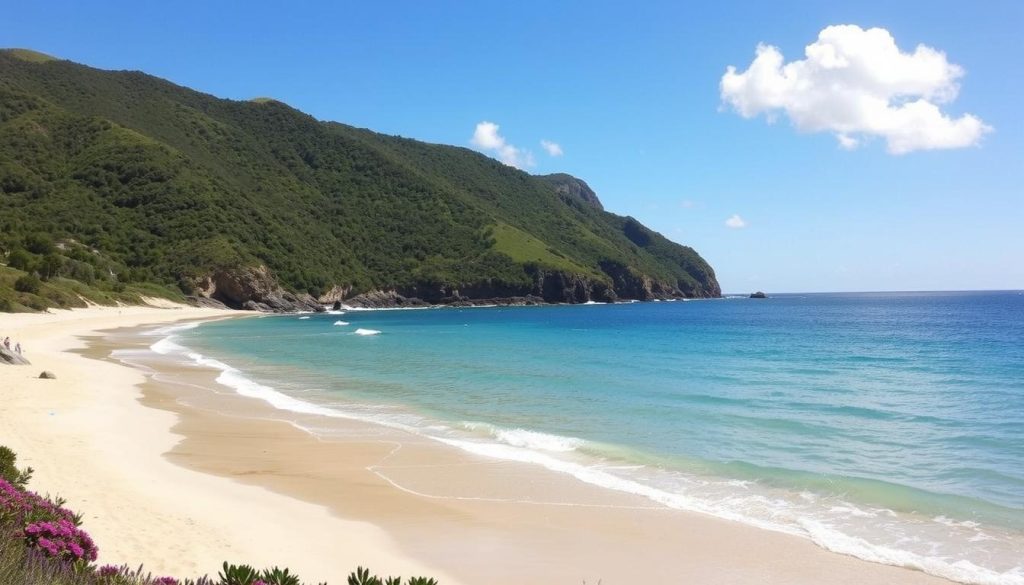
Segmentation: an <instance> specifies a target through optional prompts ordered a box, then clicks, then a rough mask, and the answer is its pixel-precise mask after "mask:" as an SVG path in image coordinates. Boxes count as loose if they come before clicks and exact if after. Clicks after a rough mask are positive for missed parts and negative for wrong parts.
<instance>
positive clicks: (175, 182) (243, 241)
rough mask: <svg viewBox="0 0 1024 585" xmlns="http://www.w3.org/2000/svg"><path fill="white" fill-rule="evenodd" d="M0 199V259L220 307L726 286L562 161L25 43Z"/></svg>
mask: <svg viewBox="0 0 1024 585" xmlns="http://www.w3.org/2000/svg"><path fill="white" fill-rule="evenodd" d="M0 203H2V204H0V260H4V259H5V258H6V260H4V261H5V263H6V264H8V266H9V268H7V269H5V270H6V271H8V273H9V274H13V273H11V272H10V271H12V270H20V271H22V272H26V273H29V274H35V275H37V276H39V277H41V278H42V279H43V280H44V281H45V280H47V279H74V280H77V281H82V282H84V283H86V284H88V285H89V286H92V287H96V288H98V289H105V288H106V289H110V290H117V289H118V287H120V288H121V289H123V288H124V287H125V286H133V285H135V284H138V283H151V284H152V285H154V287H163V289H166V290H171V289H174V290H177V289H180V290H181V291H182V292H183V293H184V294H188V295H197V296H206V297H211V298H214V299H217V300H220V301H222V302H224V303H225V304H228V305H229V306H243V305H246V306H250V307H252V306H255V307H259V308H273V309H289V308H295V307H296V306H300V305H309V304H312V303H313V302H314V299H315V300H318V301H319V302H323V303H331V302H335V301H337V300H345V299H353V298H354V299H355V300H354V301H353V302H364V303H373V302H376V303H396V304H400V303H403V302H407V301H406V299H413V298H415V299H422V300H424V301H426V302H431V303H435V302H458V301H466V300H481V299H509V298H513V297H526V298H528V299H529V300H534V301H536V300H539V299H543V300H544V301H547V302H585V301H589V300H597V301H609V300H615V299H641V300H646V299H653V298H671V297H712V296H718V295H719V294H720V289H719V286H718V283H717V282H716V280H715V275H714V271H713V270H712V269H711V267H710V266H709V265H708V264H707V263H706V262H705V261H704V260H703V259H702V258H701V257H700V256H699V255H698V254H697V253H696V252H695V251H694V250H693V249H691V248H688V247H686V246H681V245H678V244H675V243H673V242H671V241H669V240H668V239H666V238H665V237H663V236H662V235H660V234H658V233H656V232H654V231H651V230H649V229H648V228H646V227H644V226H643V225H641V224H640V223H639V222H638V221H636V220H635V219H633V218H630V217H621V216H618V215H614V214H612V213H608V212H606V211H604V210H603V208H602V206H601V203H600V202H599V201H598V199H597V196H596V195H595V194H594V192H593V191H592V190H591V189H590V188H589V187H588V186H587V185H586V183H584V182H583V181H581V180H579V179H576V178H574V177H571V176H569V175H562V174H559V175H548V176H532V175H529V174H527V173H525V172H522V171H519V170H516V169H514V168H511V167H508V166H505V165H503V164H502V163H500V162H497V161H495V160H493V159H490V158H488V157H485V156H483V155H481V154H479V153H476V152H473V151H471V150H469V149H466V148H459V147H453V146H442V145H435V144H427V143H423V142H418V141H415V140H409V139H404V138H399V137H393V136H385V135H382V134H377V133H374V132H371V131H368V130H363V129H358V128H353V127H351V126H346V125H344V124H338V123H334V122H320V121H318V120H316V119H314V118H313V117H311V116H308V115H306V114H304V113H302V112H300V111H298V110H295V109H294V108H291V107H289V106H287V105H285V104H283V103H281V102H278V101H275V100H272V99H256V100H252V101H231V100H224V99H218V98H216V97H213V96H210V95H207V94H203V93H200V92H197V91H194V90H191V89H188V88H185V87H181V86H178V85H174V84H173V83H170V82H167V81H164V80H162V79H159V78H156V77H152V76H150V75H146V74H144V73H139V72H130V71H103V70H98V69H93V68H90V67H86V66H83V65H79V64H76V63H72V62H69V61H61V60H57V59H52V58H49V57H47V56H45V55H42V54H39V53H35V52H32V51H25V50H4V51H0ZM18 274H20V273H18ZM8 280H9V279H8ZM4 283H6V284H4ZM0 286H6V289H4V290H0V295H7V297H8V298H7V301H8V303H7V304H8V306H9V307H11V306H13V307H15V308H17V307H19V306H22V305H25V304H28V305H29V306H33V305H31V303H27V301H28V300H34V301H35V302H38V300H39V299H31V298H29V297H27V296H25V295H33V294H34V295H40V294H43V293H40V292H39V291H38V289H39V287H36V288H37V291H36V292H31V291H26V290H19V291H12V290H11V289H10V286H11V283H10V282H8V281H7V280H4V279H0ZM24 288H26V287H24V286H22V287H19V289H24ZM42 288H43V290H45V289H46V286H45V282H44V286H43V287H42ZM0 300H2V299H0Z"/></svg>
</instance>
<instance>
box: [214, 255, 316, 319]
mask: <svg viewBox="0 0 1024 585" xmlns="http://www.w3.org/2000/svg"><path fill="white" fill-rule="evenodd" d="M195 288H196V291H197V293H198V296H201V297H204V298H207V299H212V300H214V301H217V302H220V303H223V304H224V305H225V306H227V307H231V308H233V309H246V310H250V311H265V312H293V311H323V310H324V307H323V304H321V303H320V302H318V301H317V300H316V299H314V298H313V297H312V296H310V295H309V294H305V293H300V294H294V293H291V292H288V291H286V290H284V289H282V288H281V286H280V285H279V284H278V282H277V279H276V278H274V276H273V274H271V272H270V270H269V269H268V268H267V267H266V266H256V267H241V268H232V269H223V270H217V271H215V272H213V273H212V274H210V275H207V276H206V277H204V278H202V279H200V280H199V282H197V283H196V285H195Z"/></svg>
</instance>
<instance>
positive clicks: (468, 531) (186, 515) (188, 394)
mask: <svg viewBox="0 0 1024 585" xmlns="http://www.w3.org/2000/svg"><path fill="white" fill-rule="evenodd" d="M238 315H239V313H237V312H228V311H220V312H218V311H213V310H208V309H195V308H183V307H164V308H149V307H123V308H90V309H84V310H75V311H60V312H53V313H49V314H41V315H9V314H3V315H0V335H10V336H11V337H12V339H17V340H18V341H20V342H21V344H22V346H23V347H25V348H26V351H27V357H28V358H29V359H30V360H32V365H30V366H0V397H2V399H0V429H2V430H0V444H6V445H8V446H10V447H11V448H12V449H14V450H15V451H16V452H17V453H18V455H19V463H20V464H21V465H30V466H32V467H33V468H34V469H35V470H36V473H35V476H34V478H33V481H32V484H31V487H32V488H34V489H36V490H38V491H41V492H49V493H56V494H60V495H61V496H63V497H65V498H66V499H67V500H68V502H69V506H70V507H72V508H74V509H78V510H81V511H83V512H85V515H84V526H85V528H86V529H87V530H88V531H89V532H90V533H91V534H92V535H93V536H94V538H95V539H96V540H97V542H98V544H99V546H100V561H101V562H103V563H114V564H121V563H128V564H131V565H137V564H139V563H143V564H144V565H145V566H146V568H147V569H149V570H151V571H153V572H154V573H157V574H171V575H176V576H179V577H186V576H196V575H200V574H204V573H215V572H216V570H217V568H218V567H219V566H220V563H221V562H223V561H225V560H227V561H231V562H246V563H250V564H254V565H257V566H272V565H278V566H288V567H290V568H291V569H292V570H293V571H296V572H298V574H300V575H301V576H302V577H303V578H304V579H306V580H307V581H324V580H326V581H329V582H331V583H342V582H343V581H344V578H345V575H347V574H348V572H349V571H351V570H352V569H354V568H355V567H356V566H357V565H362V566H369V567H371V568H372V569H373V570H374V571H377V572H380V573H382V574H383V573H386V574H405V575H409V574H414V573H415V574H424V575H429V576H434V577H436V578H438V580H439V581H440V582H441V583H442V584H443V585H450V584H485V583H486V584H494V585H504V584H508V585H511V584H513V583H515V584H521V583H544V584H547V583H551V584H556V583H580V582H586V583H590V584H593V583H597V582H598V581H599V580H600V582H602V583H604V584H605V585H610V584H636V583H652V584H654V583H659V584H660V583H736V584H754V583H758V584H762V583H777V584H812V583H813V584H818V583H849V584H853V583H858V584H859V583H893V584H928V583H947V581H944V580H942V579H938V578H935V577H931V576H929V575H926V574H924V573H921V572H918V571H911V570H907V569H903V568H899V567H892V566H885V565H880V564H874V563H869V562H866V561H862V560H859V559H855V558H853V557H848V556H843V555H839V554H835V553H831V552H829V551H826V550H824V549H822V548H820V547H818V546H816V545H815V544H813V543H812V542H810V541H808V540H805V539H802V538H798V537H794V536H789V535H785V534H780V533H775V532H769V531H765V530H760V529H757V528H754V527H750V526H746V525H742V524H739V523H736V522H730V521H726V520H722V519H719V518H714V517H710V516H704V515H700V514H695V513H687V512H681V511H677V510H671V509H668V508H665V507H661V506H659V505H657V504H655V503H653V502H652V501H650V500H647V499H644V498H641V497H639V496H633V495H628V494H622V493H615V492H610V491H607V490H603V489H601V488H597V487H593V486H588V485H585V484H583V483H581V482H579V481H577V480H575V479H574V478H571V477H569V476H565V475H560V474H555V473H552V472H548V471H545V470H543V469H541V468H539V467H537V466H533V465H528V464H524V463H515V462H510V461H499V460H494V459H489V458H486V457H482V456H475V455H471V454H468V453H465V452H463V451H458V450H456V449H453V448H451V447H448V446H446V445H443V444H440V443H438V442H436V441H433V440H430V439H427V438H424V437H421V436H416V435H413V434H410V433H406V432H404V431H401V430H396V429H391V428H385V427H380V426H375V425H371V424H369V423H364V422H360V421H352V420H337V419H334V420H331V421H322V420H317V417H316V416H313V415H293V414H291V413H289V414H286V413H282V412H280V411H276V410H274V409H273V408H271V407H270V406H269V405H267V404H266V403H264V402H261V401H258V400H255V399H251V398H246V397H242V396H239V395H237V394H235V393H233V392H232V391H230V389H228V388H226V387H223V386H220V385H218V384H217V383H216V382H215V377H216V374H217V372H215V371H214V370H207V369H205V368H201V367H188V366H185V365H175V364H169V363H167V362H165V361H161V360H160V359H158V358H159V356H152V357H146V356H145V352H144V351H140V352H137V354H133V355H138V356H139V357H138V358H137V360H136V365H137V367H128V366H126V365H122V364H121V363H120V362H119V361H117V360H116V359H112V358H110V354H111V352H112V351H114V350H118V349H120V350H133V349H137V350H144V349H145V348H146V347H148V344H150V343H152V342H153V340H154V338H152V337H149V338H147V337H143V336H142V335H140V334H139V333H140V331H141V330H143V329H152V328H154V327H157V326H159V325H162V324H168V323H172V322H178V321H185V320H194V319H218V318H225V317H229V316H238ZM42 370H50V371H52V372H53V373H54V374H56V376H57V379H56V380H40V379H37V376H38V375H39V372H40V371H42ZM296 424H302V425H303V426H307V427H308V426H318V425H320V426H323V425H325V424H330V425H331V430H332V432H331V434H330V437H331V438H330V439H329V440H326V439H317V438H316V437H314V436H312V435H310V434H309V433H307V432H305V431H303V430H300V429H299V428H298V427H297V426H296Z"/></svg>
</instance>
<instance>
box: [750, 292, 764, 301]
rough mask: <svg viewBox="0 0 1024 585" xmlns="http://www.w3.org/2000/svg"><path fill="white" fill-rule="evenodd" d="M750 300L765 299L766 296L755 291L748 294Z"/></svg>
mask: <svg viewBox="0 0 1024 585" xmlns="http://www.w3.org/2000/svg"><path fill="white" fill-rule="evenodd" d="M750 298H752V299H767V298H768V295H766V294H764V293H763V292H761V291H757V292H756V293H751V294H750Z"/></svg>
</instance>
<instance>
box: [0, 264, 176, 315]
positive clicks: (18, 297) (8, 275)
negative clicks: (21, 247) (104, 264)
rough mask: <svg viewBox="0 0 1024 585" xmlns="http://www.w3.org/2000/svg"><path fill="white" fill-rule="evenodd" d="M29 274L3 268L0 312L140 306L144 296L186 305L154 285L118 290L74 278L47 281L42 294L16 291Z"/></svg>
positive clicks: (173, 292) (0, 271) (103, 283)
mask: <svg viewBox="0 0 1024 585" xmlns="http://www.w3.org/2000/svg"><path fill="white" fill-rule="evenodd" d="M25 274H26V273H25V272H23V271H21V270H17V269H15V268H11V267H9V266H3V265H0V311H5V312H10V313H26V312H33V311H44V310H46V309H48V308H58V309H72V308H82V307H87V306H89V305H90V304H93V305H106V306H113V305H117V304H118V303H121V304H126V305H139V304H142V303H143V297H156V298H162V299H168V300H171V301H175V302H178V303H185V302H186V298H185V295H184V294H182V293H181V291H178V290H175V289H174V288H171V287H168V286H163V285H160V284H154V283H135V284H129V285H125V286H124V290H120V291H115V290H113V289H112V288H111V284H110V283H109V282H107V281H98V282H97V285H88V284H85V283H83V282H80V281H77V280H73V279H70V278H52V279H50V280H48V281H44V282H43V283H42V284H41V286H40V288H39V292H38V293H35V294H33V293H27V292H19V291H16V290H14V283H15V281H17V280H18V278H20V277H22V276H24V275H25Z"/></svg>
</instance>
